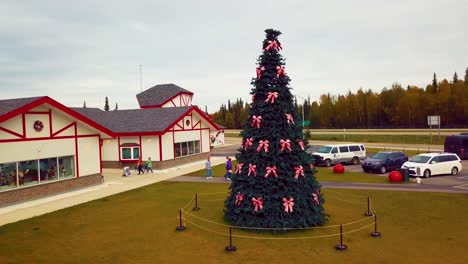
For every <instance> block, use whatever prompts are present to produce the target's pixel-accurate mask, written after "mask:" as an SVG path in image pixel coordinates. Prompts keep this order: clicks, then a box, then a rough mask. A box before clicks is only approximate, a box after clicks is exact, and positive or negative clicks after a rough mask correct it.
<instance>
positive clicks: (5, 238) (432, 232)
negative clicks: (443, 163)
mask: <svg viewBox="0 0 468 264" xmlns="http://www.w3.org/2000/svg"><path fill="white" fill-rule="evenodd" d="M227 191H228V189H227V185H224V184H209V183H175V182H173V183H172V182H171V183H169V182H163V183H157V184H153V185H150V186H147V187H144V188H140V189H136V190H132V191H129V192H126V193H122V194H118V195H114V196H110V197H107V198H104V199H100V200H97V201H93V202H89V203H86V204H82V205H78V206H74V207H71V208H68V209H64V210H60V211H57V212H53V213H49V214H46V215H43V216H39V217H34V218H32V219H28V220H24V221H20V222H17V223H13V224H8V225H5V226H2V227H0V238H1V239H0V263H93V264H94V263H204V264H205V263H265V262H268V263H310V262H315V263H465V261H466V249H465V248H466V245H467V244H468V232H466V226H467V225H466V219H468V210H466V207H467V205H468V196H467V195H464V194H446V193H422V192H396V191H395V192H392V191H370V190H365V191H364V190H336V189H329V190H328V189H324V190H323V193H324V194H325V199H326V203H325V204H324V206H325V209H326V212H327V213H328V214H329V215H330V219H329V222H328V223H327V225H335V224H340V223H344V222H349V221H353V220H356V219H362V217H363V216H362V214H363V212H364V211H365V204H364V203H363V199H365V198H362V199H361V198H358V197H354V196H347V195H359V196H364V197H366V196H368V195H370V196H371V197H372V200H373V204H374V205H375V207H376V209H377V212H378V221H379V231H380V232H382V237H381V238H372V237H371V236H370V235H369V233H370V232H371V231H372V228H371V227H369V228H366V229H364V230H361V231H358V232H355V233H352V234H346V235H345V236H344V244H346V245H347V246H348V250H347V251H344V252H337V251H336V250H335V248H334V247H335V245H337V244H338V243H339V238H338V237H330V238H314V239H300V240H299V239H294V240H281V239H276V240H258V239H248V238H236V237H235V238H234V240H233V244H234V245H235V246H237V249H238V250H237V252H235V253H230V254H228V253H225V252H224V247H225V246H226V245H228V238H227V237H226V236H223V235H220V234H216V233H211V232H209V231H205V230H203V229H200V228H197V227H196V226H194V225H193V224H190V223H188V222H186V224H187V230H186V231H184V232H181V233H178V232H176V231H175V227H176V226H177V223H178V220H177V215H178V208H181V207H184V206H185V205H187V202H188V201H190V199H191V198H192V197H193V195H194V193H195V192H198V193H200V195H199V197H200V201H199V206H200V207H201V210H200V211H199V212H196V213H193V214H194V215H196V216H202V217H206V218H208V219H210V220H212V221H213V222H214V223H212V224H207V223H205V222H202V221H200V220H197V219H196V218H194V217H193V216H189V215H186V218H187V220H191V221H193V222H194V223H195V224H197V225H200V226H201V227H202V228H205V229H208V230H211V231H216V232H220V233H223V234H224V233H227V228H226V227H218V225H217V224H216V223H220V222H221V219H222V218H223V215H222V214H223V213H222V203H223V200H224V198H225V195H224V193H226V192H227ZM337 192H339V193H344V194H347V195H342V194H339V193H337ZM205 193H215V194H213V195H206V194H205ZM216 193H217V194H216ZM188 210H190V206H188ZM197 221H198V222H197ZM366 221H367V220H366ZM357 227H358V226H354V225H353V226H352V227H351V226H346V227H345V230H344V231H345V232H346V231H350V230H352V229H354V228H357ZM337 231H338V229H337V228H333V229H329V231H326V232H325V231H321V230H316V229H314V230H309V231H296V232H290V233H288V234H282V235H269V234H263V233H257V232H247V231H239V230H237V229H235V230H234V234H235V235H243V236H251V237H252V236H254V237H261V238H267V237H268V238H272V237H273V238H299V237H314V236H318V235H323V234H336V232H337Z"/></svg>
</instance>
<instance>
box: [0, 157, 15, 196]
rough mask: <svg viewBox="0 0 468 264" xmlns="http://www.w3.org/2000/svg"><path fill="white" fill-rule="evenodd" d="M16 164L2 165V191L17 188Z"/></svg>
mask: <svg viewBox="0 0 468 264" xmlns="http://www.w3.org/2000/svg"><path fill="white" fill-rule="evenodd" d="M16 186H17V182H16V162H10V163H4V164H0V191H3V190H8V189H13V188H16Z"/></svg>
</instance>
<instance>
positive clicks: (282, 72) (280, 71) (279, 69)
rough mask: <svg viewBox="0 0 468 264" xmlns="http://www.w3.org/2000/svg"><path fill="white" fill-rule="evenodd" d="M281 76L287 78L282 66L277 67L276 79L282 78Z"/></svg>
mask: <svg viewBox="0 0 468 264" xmlns="http://www.w3.org/2000/svg"><path fill="white" fill-rule="evenodd" d="M280 75H283V76H284V77H286V76H287V75H286V72H285V71H284V68H283V67H281V66H276V79H278V78H279V77H280Z"/></svg>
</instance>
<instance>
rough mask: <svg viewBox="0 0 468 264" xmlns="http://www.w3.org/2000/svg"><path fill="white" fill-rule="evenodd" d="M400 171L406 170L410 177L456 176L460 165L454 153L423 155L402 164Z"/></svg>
mask: <svg viewBox="0 0 468 264" xmlns="http://www.w3.org/2000/svg"><path fill="white" fill-rule="evenodd" d="M401 168H402V169H408V172H409V175H410V176H416V177H419V176H424V177H425V178H429V177H430V176H431V175H442V174H452V175H457V174H458V173H459V172H460V171H461V170H462V163H461V160H460V158H459V157H458V156H457V154H454V153H424V154H419V155H416V156H414V157H413V158H411V159H410V160H409V161H407V162H405V163H403V165H402V166H401Z"/></svg>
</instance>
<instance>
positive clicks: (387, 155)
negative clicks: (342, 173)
mask: <svg viewBox="0 0 468 264" xmlns="http://www.w3.org/2000/svg"><path fill="white" fill-rule="evenodd" d="M406 161H408V156H406V154H405V153H403V152H401V151H379V152H377V153H376V154H374V155H373V156H372V157H370V158H367V159H365V160H364V161H363V162H362V169H363V170H364V171H365V172H369V171H377V172H380V173H382V174H383V173H385V172H387V171H391V170H399V169H400V168H401V165H402V164H403V163H405V162H406Z"/></svg>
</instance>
